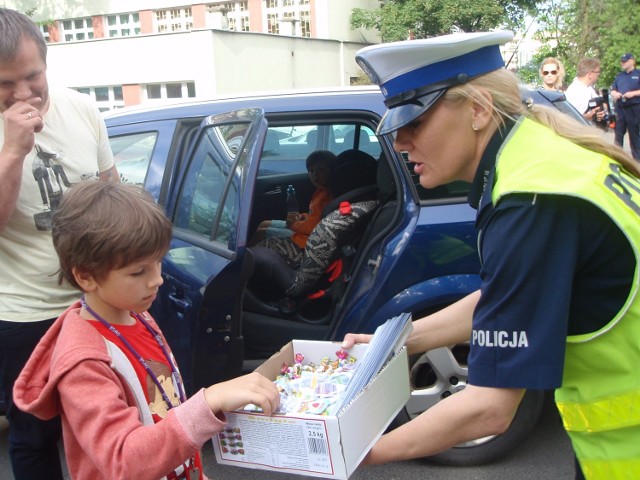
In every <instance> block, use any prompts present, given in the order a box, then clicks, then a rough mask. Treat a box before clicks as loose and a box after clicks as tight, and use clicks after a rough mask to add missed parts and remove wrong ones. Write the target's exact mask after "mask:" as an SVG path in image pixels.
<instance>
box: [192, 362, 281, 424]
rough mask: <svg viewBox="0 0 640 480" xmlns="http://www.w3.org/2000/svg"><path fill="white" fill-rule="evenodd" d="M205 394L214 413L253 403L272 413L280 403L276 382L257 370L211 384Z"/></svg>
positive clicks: (266, 412) (229, 410)
mask: <svg viewBox="0 0 640 480" xmlns="http://www.w3.org/2000/svg"><path fill="white" fill-rule="evenodd" d="M204 394H205V398H206V400H207V403H208V404H209V407H210V408H211V411H212V412H213V413H218V412H231V411H233V410H237V409H238V408H242V407H244V406H245V405H247V404H249V403H252V404H254V405H257V406H259V407H260V408H262V411H263V412H264V413H265V414H266V415H271V413H272V412H274V411H275V410H277V408H278V406H279V405H280V394H279V393H278V389H277V388H276V386H275V384H274V383H273V382H272V381H270V380H268V379H267V378H266V377H264V376H262V375H260V374H259V373H256V372H253V373H250V374H248V375H243V376H242V377H238V378H234V379H233V380H229V381H227V382H221V383H216V384H215V385H211V386H210V387H208V388H207V389H205V391H204Z"/></svg>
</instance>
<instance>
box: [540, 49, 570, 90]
mask: <svg viewBox="0 0 640 480" xmlns="http://www.w3.org/2000/svg"><path fill="white" fill-rule="evenodd" d="M545 65H556V67H557V68H558V76H557V77H556V81H555V82H553V88H555V89H556V90H562V86H563V85H564V76H565V74H566V72H565V70H564V65H563V64H562V62H561V61H560V60H558V59H557V58H554V57H547V58H545V59H544V60H543V61H542V63H541V64H540V77H541V78H542V80H543V81H542V84H543V86H544V85H545V83H544V76H543V75H542V71H543V68H544V66H545Z"/></svg>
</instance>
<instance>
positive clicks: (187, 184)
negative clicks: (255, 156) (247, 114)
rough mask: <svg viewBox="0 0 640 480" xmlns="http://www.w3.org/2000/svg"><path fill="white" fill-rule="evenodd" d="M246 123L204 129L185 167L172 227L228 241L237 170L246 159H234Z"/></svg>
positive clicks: (233, 215) (233, 220)
mask: <svg viewBox="0 0 640 480" xmlns="http://www.w3.org/2000/svg"><path fill="white" fill-rule="evenodd" d="M247 125H248V124H247V123H234V124H225V125H221V126H215V127H212V128H209V129H207V130H205V132H204V133H203V135H202V136H201V138H200V140H199V141H198V145H197V147H196V150H195V153H194V154H193V157H192V159H191V162H190V163H189V166H188V168H187V172H186V175H185V180H184V183H183V185H182V191H181V195H180V198H179V200H178V205H177V208H176V216H175V219H174V224H175V226H176V227H178V228H181V229H184V230H187V231H189V232H192V233H195V234H197V235H199V236H202V237H205V238H206V239H213V240H217V241H220V242H223V243H225V244H226V243H228V242H229V239H230V238H231V235H232V232H233V231H234V228H235V225H236V223H237V212H238V205H237V202H238V195H237V191H238V189H239V188H240V187H239V173H238V171H239V169H242V168H244V166H243V165H244V163H246V159H245V161H244V163H243V162H238V164H237V166H236V168H234V161H235V158H236V156H237V155H238V153H239V152H241V150H240V147H241V145H242V143H243V141H244V134H245V132H246V128H247ZM225 188H227V191H226V192H225ZM223 196H224V197H225V198H226V200H225V199H224V198H223ZM221 203H222V205H223V208H222V210H220V211H219V206H220V204H221Z"/></svg>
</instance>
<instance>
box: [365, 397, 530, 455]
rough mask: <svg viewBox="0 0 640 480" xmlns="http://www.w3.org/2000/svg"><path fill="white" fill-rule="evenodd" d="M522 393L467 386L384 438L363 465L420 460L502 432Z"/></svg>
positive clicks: (509, 420) (506, 426)
mask: <svg viewBox="0 0 640 480" xmlns="http://www.w3.org/2000/svg"><path fill="white" fill-rule="evenodd" d="M524 393H525V390H524V389H511V388H486V387H476V386H473V385H469V386H467V387H466V388H465V389H464V390H462V391H460V392H458V393H456V394H454V395H451V396H450V397H447V398H445V399H444V400H442V401H441V402H438V403H437V404H436V405H434V406H433V407H431V408H429V409H428V410H426V411H424V412H423V413H422V414H421V415H420V416H418V417H416V418H415V419H414V420H412V421H410V422H408V423H406V424H404V425H402V426H401V427H398V428H396V429H395V430H392V431H391V432H389V433H387V434H386V435H383V436H382V437H381V438H380V440H378V441H377V442H376V444H375V445H374V446H373V448H372V449H371V451H370V452H369V453H368V455H367V456H366V457H365V459H364V462H363V465H373V464H380V463H387V462H393V461H399V460H408V459H411V458H421V457H425V456H429V455H434V454H436V453H439V452H442V451H444V450H447V449H449V448H451V447H454V446H455V445H458V444H460V443H462V442H465V441H469V440H474V439H476V438H482V437H486V436H489V435H498V434H501V433H504V431H505V430H506V429H507V428H508V427H509V425H510V424H511V421H512V420H513V417H514V416H515V414H516V411H517V409H518V405H519V404H520V401H521V400H522V397H523V396H524Z"/></svg>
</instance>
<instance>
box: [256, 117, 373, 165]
mask: <svg viewBox="0 0 640 480" xmlns="http://www.w3.org/2000/svg"><path fill="white" fill-rule="evenodd" d="M352 148H355V149H358V150H362V151H364V152H366V153H368V154H369V155H371V156H372V157H374V158H378V157H379V156H380V153H381V152H382V148H381V146H380V143H379V142H378V138H377V137H376V134H375V131H374V130H373V129H372V128H371V127H370V126H368V125H364V124H358V123H348V124H347V123H335V124H332V123H322V124H319V123H318V124H304V125H294V124H292V125H282V124H277V125H274V126H270V127H269V128H268V130H267V135H266V137H265V142H264V147H263V150H262V156H261V159H260V169H259V173H258V174H259V176H261V177H265V176H269V175H280V174H285V173H286V174H291V173H305V172H306V171H307V170H306V165H305V161H306V158H307V156H309V154H310V153H311V152H313V151H314V150H330V151H331V152H333V153H335V154H336V155H338V154H339V153H340V152H342V151H344V150H348V149H352Z"/></svg>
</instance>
